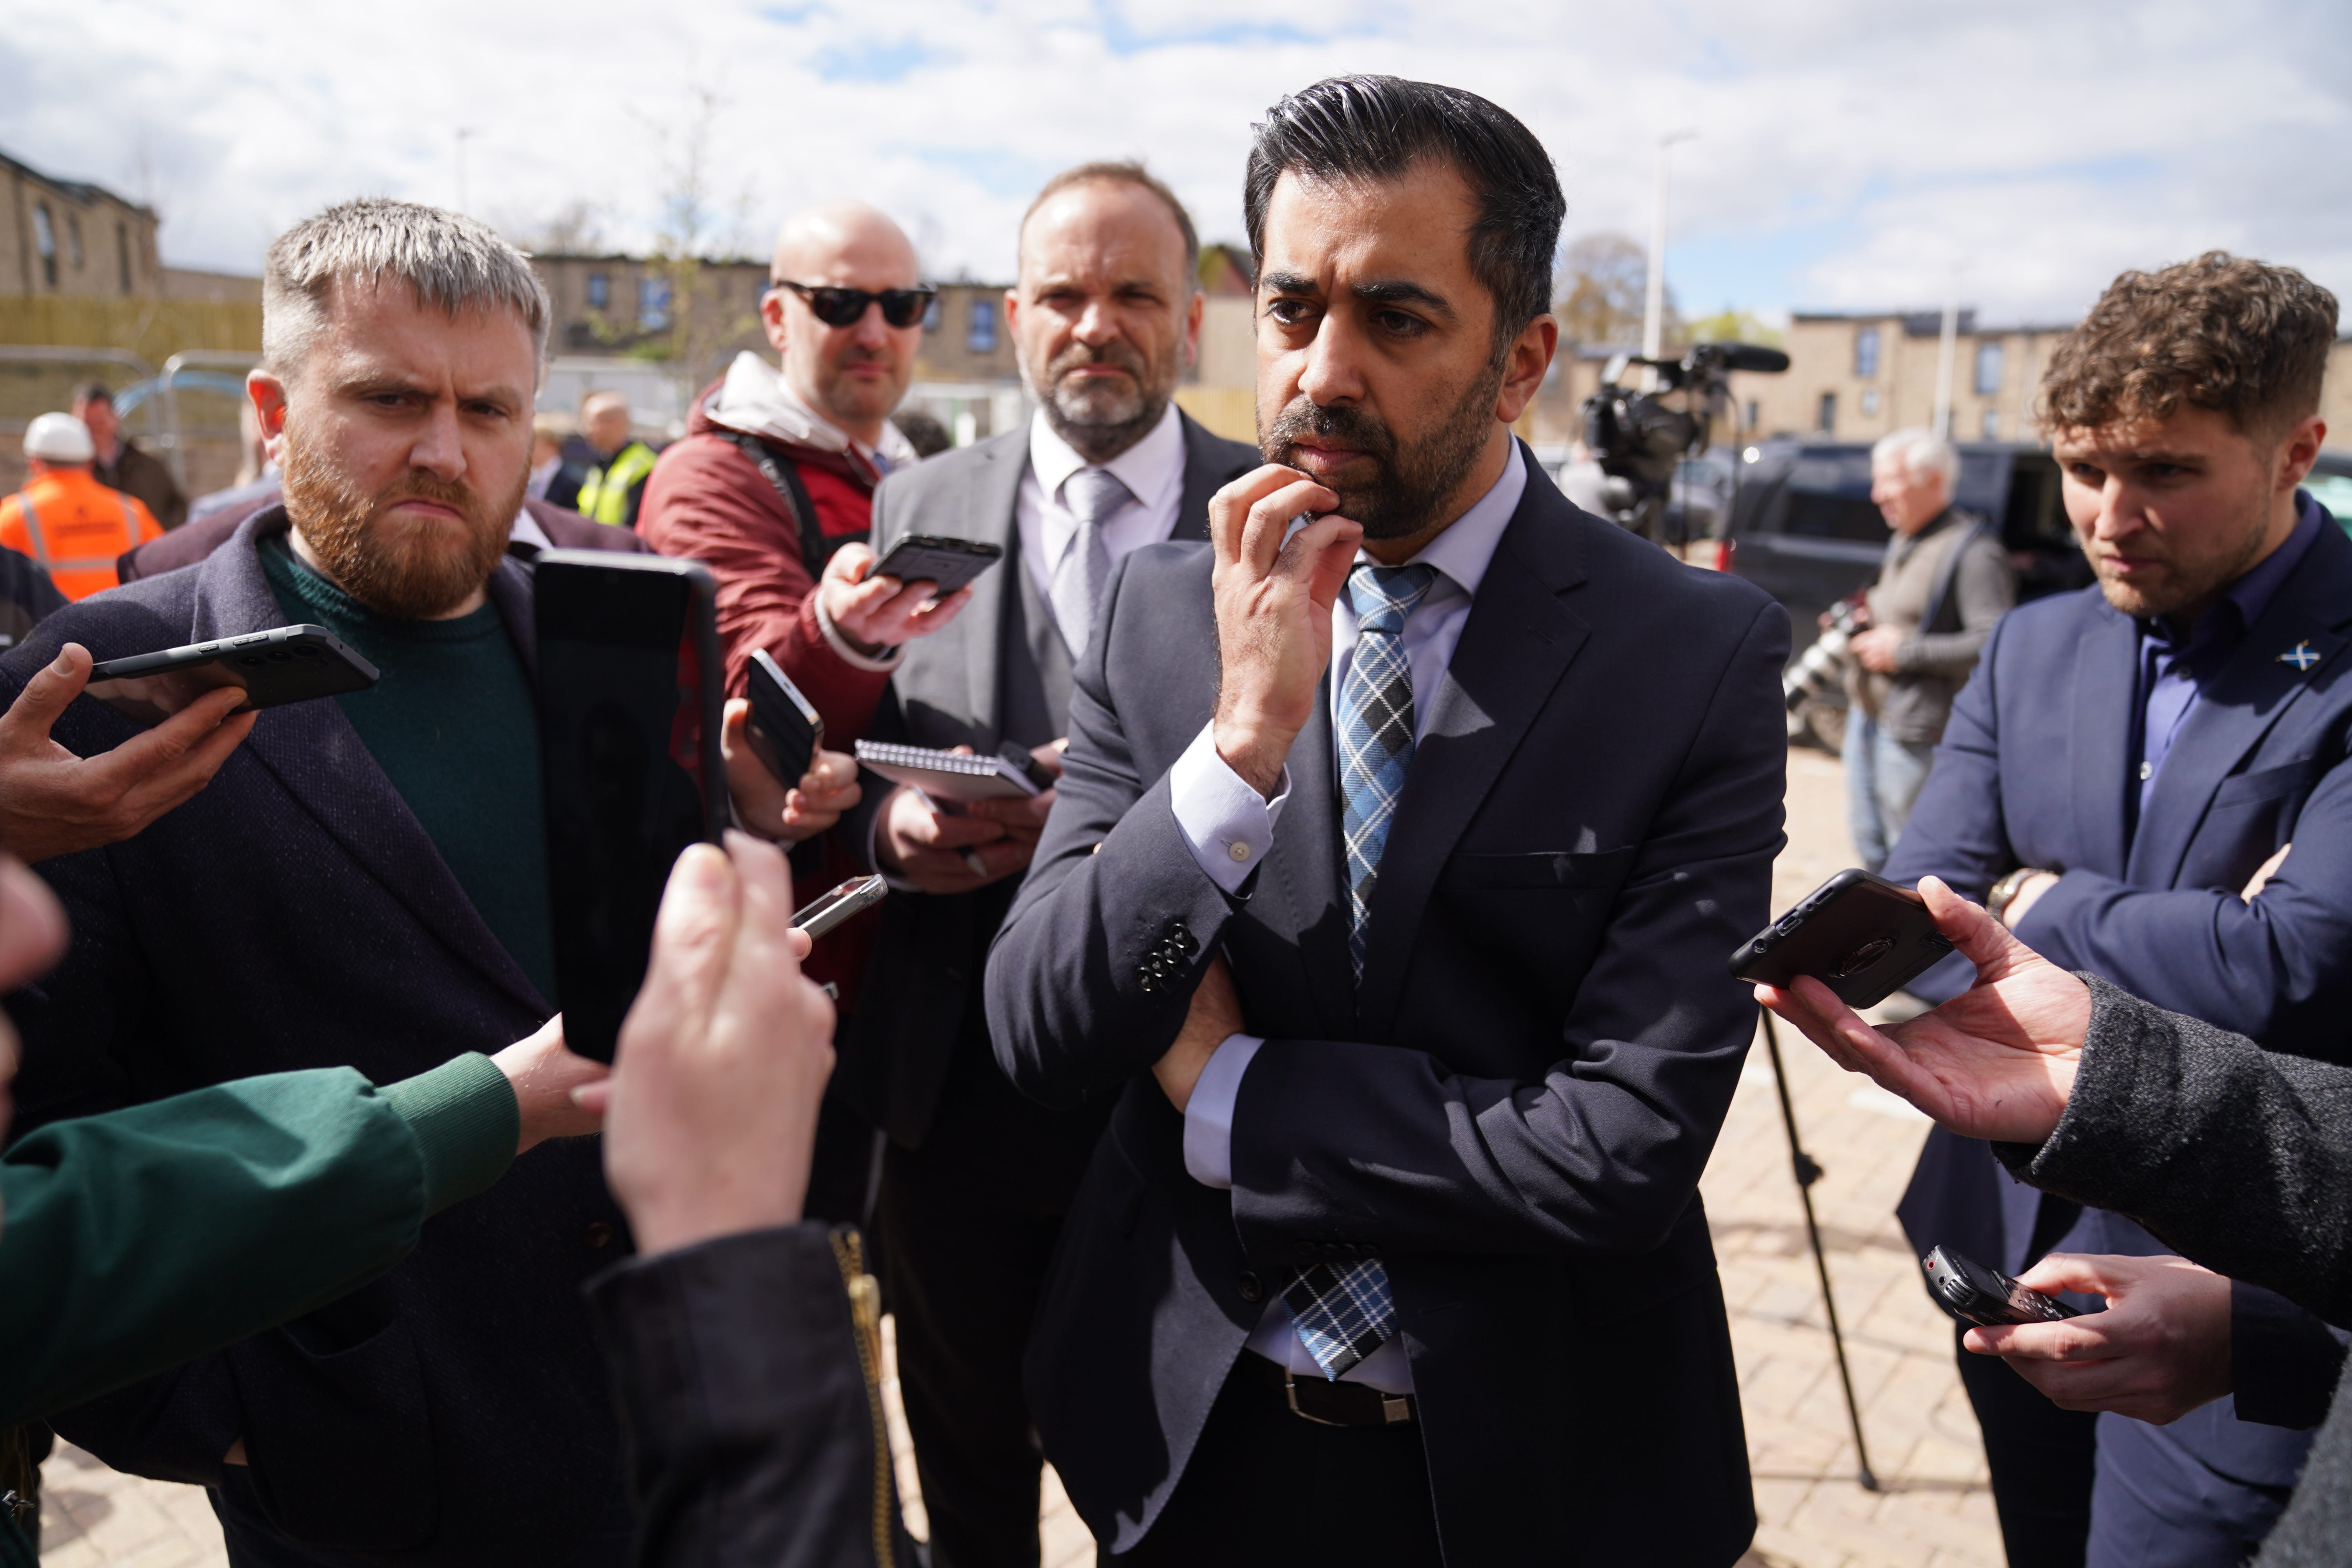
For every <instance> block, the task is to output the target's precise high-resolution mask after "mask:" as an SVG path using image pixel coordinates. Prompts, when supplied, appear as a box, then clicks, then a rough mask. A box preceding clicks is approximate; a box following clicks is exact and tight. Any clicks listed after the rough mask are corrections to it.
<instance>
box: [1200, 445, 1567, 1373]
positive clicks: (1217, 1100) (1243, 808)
mask: <svg viewBox="0 0 2352 1568" xmlns="http://www.w3.org/2000/svg"><path fill="white" fill-rule="evenodd" d="M1527 488H1528V474H1527V467H1526V459H1525V458H1523V457H1521V455H1520V454H1519V451H1518V448H1517V446H1516V445H1515V446H1514V447H1512V450H1511V456H1510V460H1509V461H1508V462H1507V463H1505V464H1504V465H1503V472H1502V476H1501V477H1500V478H1499V479H1496V481H1495V484H1494V487H1493V488H1492V489H1489V490H1487V492H1486V494H1485V495H1484V496H1482V497H1480V498H1479V499H1478V500H1477V502H1476V504H1475V505H1473V506H1472V507H1471V508H1470V510H1468V511H1465V512H1464V513H1463V514H1462V515H1461V516H1460V517H1459V518H1457V519H1455V520H1454V524H1453V526H1451V527H1450V528H1448V529H1446V530H1445V531H1444V532H1443V533H1441V534H1439V535H1438V536H1437V537H1436V538H1435V539H1433V540H1432V541H1430V542H1429V543H1428V544H1427V545H1426V546H1425V547H1424V548H1423V550H1422V551H1421V552H1419V553H1418V554H1416V555H1414V556H1413V558H1412V559H1413V561H1415V562H1419V563H1423V564H1425V565H1430V566H1434V567H1436V568H1437V576H1436V577H1435V579H1434V580H1433V582H1432V583H1431V584H1430V586H1429V592H1428V593H1427V594H1425V595H1423V596H1422V599H1421V602H1420V603H1419V604H1417V605H1414V606H1413V609H1412V614H1411V615H1410V616H1406V617H1405V623H1404V630H1403V631H1402V633H1401V634H1400V636H1399V637H1398V642H1399V645H1400V647H1401V648H1402V652H1403V654H1404V658H1405V667H1406V669H1407V672H1408V674H1409V675H1410V678H1411V679H1412V721H1413V735H1414V738H1415V739H1416V740H1418V739H1419V738H1420V737H1421V736H1423V735H1425V734H1427V733H1428V732H1429V714H1430V710H1431V709H1432V708H1433V706H1435V703H1436V700H1437V689H1438V685H1439V683H1440V682H1441V681H1443V680H1444V677H1445V670H1446V667H1447V666H1448V665H1450V664H1452V663H1453V662H1454V647H1455V646H1456V645H1457V644H1459V643H1460V642H1461V640H1462V627H1463V626H1464V624H1465V623H1466V622H1467V621H1468V620H1469V618H1470V605H1471V603H1472V601H1473V600H1475V598H1476V597H1477V595H1478V584H1480V583H1481V582H1483V581H1485V580H1486V568H1487V566H1488V565H1489V564H1490V563H1492V562H1493V560H1494V558H1495V548H1496V545H1498V544H1500V543H1501V542H1502V539H1503V530H1504V529H1505V528H1507V526H1509V524H1510V521H1511V515H1512V514H1513V513H1514V512H1516V511H1517V510H1518V509H1519V499H1520V497H1521V496H1523V495H1525V494H1526V493H1527ZM1356 559H1357V560H1358V561H1359V562H1365V561H1370V560H1371V559H1372V558H1371V557H1370V555H1367V554H1365V553H1364V552H1361V551H1359V552H1357V554H1356ZM1355 653H1356V610H1355V605H1353V604H1352V603H1350V602H1349V598H1348V595H1347V593H1346V591H1345V589H1344V588H1343V589H1342V590H1341V592H1340V594H1339V599H1338V601H1337V602H1336V603H1335V604H1334V605H1332V606H1331V686H1330V697H1331V718H1332V723H1331V729H1332V732H1333V733H1334V734H1337V733H1338V732H1339V699H1340V693H1341V690H1342V689H1343V688H1344V686H1345V685H1346V683H1347V679H1348V667H1349V664H1350V663H1352V662H1353V661H1354V658H1355ZM1215 730H1216V725H1215V723H1214V721H1212V722H1210V723H1209V724H1207V725H1204V726H1203V727H1202V731H1201V732H1200V733H1199V734H1198V735H1196V736H1194V737H1193V739H1192V744H1191V745H1190V746H1188V747H1187V748H1185V751H1184V754H1183V755H1182V756H1181V757H1180V758H1178V759H1177V761H1176V765H1175V766H1174V767H1172V768H1171V769H1170V770H1169V773H1168V785H1169V792H1170V805H1171V808H1172V810H1173V811H1174V813H1175V817H1176V826H1177V828H1178V830H1179V831H1180V832H1181V833H1182V834H1183V835H1184V841H1185V843H1186V844H1187V845H1188V846H1190V847H1191V848H1192V858H1193V859H1194V860H1196V861H1197V862H1199V864H1200V867H1201V869H1202V870H1203V871H1205V872H1207V873H1208V876H1209V879H1210V880H1211V881H1213V882H1214V883H1216V884H1217V886H1219V887H1220V888H1223V889H1224V890H1225V891H1226V892H1228V893H1232V892H1236V891H1238V890H1239V889H1240V888H1241V885H1242V883H1243V882H1244V880H1246V879H1248V877H1249V874H1250V873H1251V872H1252V871H1254V870H1255V869H1256V868H1257V863H1258V862H1259V861H1260V860H1263V859H1264V858H1265V852H1266V851H1267V850H1268V849H1270V848H1272V847H1274V828H1275V824H1276V822H1278V821H1280V820H1281V817H1282V808H1283V806H1284V805H1285V804H1286V802H1287V801H1288V800H1289V799H1290V789H1291V779H1290V770H1289V769H1288V768H1285V769H1284V770H1283V775H1282V783H1281V786H1280V788H1279V790H1278V792H1277V793H1276V795H1275V797H1274V799H1272V800H1270V801H1269V800H1267V799H1265V797H1264V796H1262V795H1259V794H1258V793H1257V791H1255V789H1252V788H1251V787H1250V786H1249V785H1248V784H1244V782H1242V778H1241V775H1240V774H1238V773H1234V770H1233V769H1232V767H1231V766H1229V765H1228V764H1227V763H1226V762H1225V760H1224V759H1223V757H1221V756H1219V755H1218V754H1217V744H1216V734H1215ZM1338 784H1339V756H1338V754H1337V752H1336V751H1335V752H1334V753H1333V756H1332V758H1331V777H1330V778H1329V779H1328V780H1326V781H1324V782H1323V785H1322V787H1324V788H1327V789H1336V788H1337V787H1338ZM1264 1046H1265V1041H1264V1040H1263V1039H1261V1038H1259V1037H1256V1036H1255V1035H1232V1036H1228V1037H1226V1039H1225V1040H1224V1042H1223V1044H1222V1045H1220V1046H1218V1047H1217V1048H1216V1050H1215V1052H1214V1053H1213V1054H1212V1055H1211V1056H1210V1058H1209V1061H1208V1065H1207V1066H1206V1067H1204V1068H1202V1070H1201V1078H1200V1081H1199V1082H1197V1083H1195V1084H1194V1085H1193V1086H1192V1100H1190V1101H1189V1102H1187V1104H1186V1107H1185V1111H1184V1169H1185V1171H1186V1173H1188V1174H1190V1175H1191V1176H1192V1179H1193V1180H1194V1181H1196V1182H1200V1183H1202V1184H1204V1185H1207V1186H1212V1187H1231V1186H1232V1185H1233V1184H1234V1176H1233V1171H1234V1161H1233V1132H1234V1100H1236V1099H1237V1098H1238V1097H1239V1095H1240V1093H1241V1085H1242V1076H1243V1075H1244V1073H1246V1072H1247V1071H1248V1070H1249V1065H1250V1063H1251V1061H1253V1060H1254V1059H1255V1058H1256V1056H1257V1053H1258V1051H1259V1050H1260V1048H1262V1047H1264ZM1249 1348H1250V1349H1252V1350H1254V1351H1255V1352H1258V1353H1259V1354H1260V1355H1263V1356H1265V1357H1267V1358H1268V1359H1269V1360H1272V1361H1276V1362H1283V1363H1286V1364H1287V1365H1288V1366H1289V1367H1290V1370H1291V1371H1292V1372H1293V1373H1297V1374H1298V1375H1300V1376H1310V1375H1311V1376H1318V1377H1319V1376H1320V1375H1322V1369H1321V1368H1320V1367H1319V1366H1318V1365H1317V1364H1316V1362H1315V1358H1314V1357H1313V1356H1312V1355H1310V1354H1308V1353H1307V1346H1306V1345H1305V1344H1304V1343H1303V1342H1300V1340H1299V1338H1298V1335H1297V1332H1296V1331H1294V1330H1293V1327H1292V1322H1291V1314H1290V1309H1289V1308H1288V1307H1287V1306H1286V1305H1285V1304H1284V1302H1283V1300H1282V1298H1281V1297H1280V1296H1279V1295H1277V1296H1276V1297H1275V1299H1274V1300H1272V1301H1270V1302H1269V1303H1267V1306H1266V1310H1265V1316H1264V1317H1263V1318H1261V1319H1260V1320H1259V1321H1258V1325H1257V1328H1256V1330H1255V1331H1254V1332H1252V1333H1251V1335H1250V1338H1249ZM1345 1381H1348V1382H1351V1383H1367V1384H1371V1385H1372V1386H1373V1387H1375V1388H1378V1389H1381V1390H1383V1391H1385V1392H1387V1393H1391V1394H1410V1393H1411V1392H1412V1368H1411V1366H1410V1365H1409V1364H1408V1363H1406V1361H1405V1356H1404V1346H1403V1342H1402V1341H1401V1340H1394V1339H1392V1340H1391V1341H1389V1342H1387V1343H1386V1344H1384V1345H1382V1346H1381V1348H1380V1349H1378V1350H1376V1351H1374V1352H1372V1353H1371V1354H1370V1355H1369V1356H1367V1357H1365V1358H1364V1359H1363V1360H1362V1361H1361V1362H1359V1363H1357V1364H1356V1365H1355V1366H1354V1367H1352V1368H1351V1369H1349V1372H1348V1373H1347V1374H1346V1379H1345Z"/></svg>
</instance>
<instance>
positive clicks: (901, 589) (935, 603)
mask: <svg viewBox="0 0 2352 1568" xmlns="http://www.w3.org/2000/svg"><path fill="white" fill-rule="evenodd" d="M874 563H875V556H874V551H873V549H872V548H871V547H870V546H868V545H865V544H845V545H843V546H842V547H841V548H840V549H839V550H836V551H835V552H833V559H832V560H830V561H828V562H826V563H825V564H824V576H823V577H821V578H819V579H818V580H817V586H816V592H817V595H818V597H817V604H818V606H819V608H821V609H822V610H823V611H824V617H825V619H827V620H828V621H831V622H832V623H833V627H834V629H835V631H837V632H839V633H840V634H841V635H842V637H844V638H845V639H846V640H847V641H848V642H849V643H850V645H851V646H852V647H855V648H856V649H858V650H859V651H860V652H863V653H866V654H869V655H879V654H881V653H882V652H884V651H885V650H887V649H889V648H894V647H899V646H901V645H902V644H905V643H909V642H912V641H914V640H915V639H916V638H917V637H929V636H930V635H931V634H932V633H933V632H936V631H938V630H940V628H942V627H944V626H948V625H949V624H950V623H951V622H952V621H954V619H955V618H956V616H958V615H960V614H961V613H962V610H963V607H964V606H965V605H968V604H970V603H971V586H970V584H966V585H965V586H964V587H961V588H959V589H957V590H956V591H955V592H954V593H951V594H946V595H940V594H936V593H934V592H933V587H932V584H929V583H928V582H917V583H914V584H908V583H906V582H904V581H902V580H901V579H899V578H898V577H891V576H885V575H883V574H880V573H877V572H875V571H873V570H872V567H873V566H874Z"/></svg>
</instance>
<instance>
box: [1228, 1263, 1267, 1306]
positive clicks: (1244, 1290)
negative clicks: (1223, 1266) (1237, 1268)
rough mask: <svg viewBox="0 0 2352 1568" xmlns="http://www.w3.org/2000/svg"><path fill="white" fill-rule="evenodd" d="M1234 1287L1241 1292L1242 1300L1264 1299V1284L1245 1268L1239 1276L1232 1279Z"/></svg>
mask: <svg viewBox="0 0 2352 1568" xmlns="http://www.w3.org/2000/svg"><path fill="white" fill-rule="evenodd" d="M1234 1289H1237V1290H1239V1291H1240V1292H1241V1294H1242V1300H1244V1301H1263V1300H1265V1285H1264V1284H1263V1283H1262V1282H1260V1280H1259V1279H1258V1277H1257V1276H1256V1275H1255V1274H1253V1273H1251V1272H1250V1271H1249V1270H1248V1269H1246V1268H1244V1269H1243V1270H1242V1273H1241V1278H1240V1279H1235V1280H1234Z"/></svg>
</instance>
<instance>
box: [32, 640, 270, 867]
mask: <svg viewBox="0 0 2352 1568" xmlns="http://www.w3.org/2000/svg"><path fill="white" fill-rule="evenodd" d="M89 670H90V657H89V649H88V648H85V647H82V646H81V644H79V643H72V642H69V643H68V644H66V645H65V647H62V648H59V649H58V657H57V658H55V659H53V660H51V661H50V662H49V663H48V664H46V665H44V666H42V667H41V668H40V669H38V670H37V671H35V672H34V675H33V678H32V679H30V680H28V681H26V683H25V689H24V690H22V691H21V692H19V693H17V695H16V701H15V702H14V703H13V704H11V705H10V707H9V709H8V711H7V712H6V713H5V714H0V847H5V848H7V849H8V850H9V851H10V852H11V853H13V854H15V855H16V856H18V857H20V858H23V859H25V860H26V861H28V862H29V861H37V860H46V859H47V858H50V857H51V856H53V855H70V854H72V853H73V852H75V851H76V850H79V849H96V848H99V847H101V846H104V845H108V844H119V843H121V841H122V840H124V839H126V838H129V837H132V836H134V835H136V834H137V833H139V832H140V831H141V830H142V829H143V828H145V827H146V826H147V825H148V824H149V823H151V822H152V821H154V820H155V819H156V818H157V817H159V816H163V814H164V813H165V812H167V811H169V810H171V809H172V808H173V806H176V805H180V804H181V803H182V802H184V801H185V800H186V799H188V797H189V796H191V795H194V794H195V793H196V792H197V791H198V790H201V789H203V788H204V787H205V785H206V784H210V783H211V782H212V778H213V774H215V773H218V772H219V771H220V767H221V764H222V763H226V762H227V761H228V754H229V753H230V752H234V751H235V750H236V748H237V746H238V744H239V743H240V742H243V741H244V739H245V738H246V736H247V735H248V734H250V733H252V731H253V724H254V720H255V717H256V715H254V714H253V713H250V712H246V713H234V714H233V713H231V712H230V710H231V709H233V708H235V707H236V705H237V704H238V703H240V702H242V701H244V700H245V693H244V691H242V690H241V689H237V688H235V687H224V688H222V689H220V690H218V691H208V692H206V693H205V695H204V696H202V697H200V698H198V699H197V700H195V701H194V702H191V703H190V704H188V706H187V707H185V708H183V709H182V710H180V711H178V712H177V713H174V714H173V715H172V716H171V717H170V718H168V719H166V720H164V721H163V722H162V723H160V724H158V725H156V726H155V727H154V728H153V729H152V730H150V731H147V732H146V733H145V734H142V735H134V736H132V737H131V739H130V740H128V741H125V742H122V744H121V745H119V746H117V747H115V748H114V750H112V751H110V752H103V753H101V754H100V755H98V756H95V757H79V756H76V755H75V754H74V753H73V752H69V751H68V750H67V749H66V748H65V747H63V746H61V745H59V744H58V742H55V741H53V740H51V739H50V738H49V730H50V727H51V726H53V725H54V724H56V723H57V721H58V715H59V714H61V713H63V712H64V711H65V710H66V708H67V707H68V704H70V703H71V702H72V701H73V700H74V699H75V698H77V697H79V696H80V695H81V693H82V688H83V687H85V686H87V685H88V684H89Z"/></svg>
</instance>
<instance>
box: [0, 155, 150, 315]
mask: <svg viewBox="0 0 2352 1568" xmlns="http://www.w3.org/2000/svg"><path fill="white" fill-rule="evenodd" d="M0 176H5V178H6V180H7V182H8V197H7V200H6V201H5V203H0V293H15V294H21V295H27V296H34V297H41V296H47V297H64V298H68V299H77V298H78V299H132V298H139V297H142V296H152V295H154V294H156V293H158V292H160V289H159V284H160V281H161V279H160V273H161V271H162V268H160V267H159V266H158V265H157V263H156V260H155V213H154V210H153V209H152V208H151V207H145V206H142V205H139V204H138V203H136V202H130V201H125V200H124V199H123V198H122V197H121V196H118V195H115V194H114V193H113V192H112V191H110V190H108V189H106V187H104V186H103V185H93V184H87V183H85V182H83V181H79V180H61V179H58V178H57V177H56V176H55V175H51V174H42V173H41V172H40V171H39V170H37V169H35V168H33V167H32V166H31V165H29V164H26V163H19V162H17V161H16V159H14V158H11V157H9V156H8V155H7V154H6V153H0ZM12 284H13V285H14V286H13V287H9V285H12Z"/></svg>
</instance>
